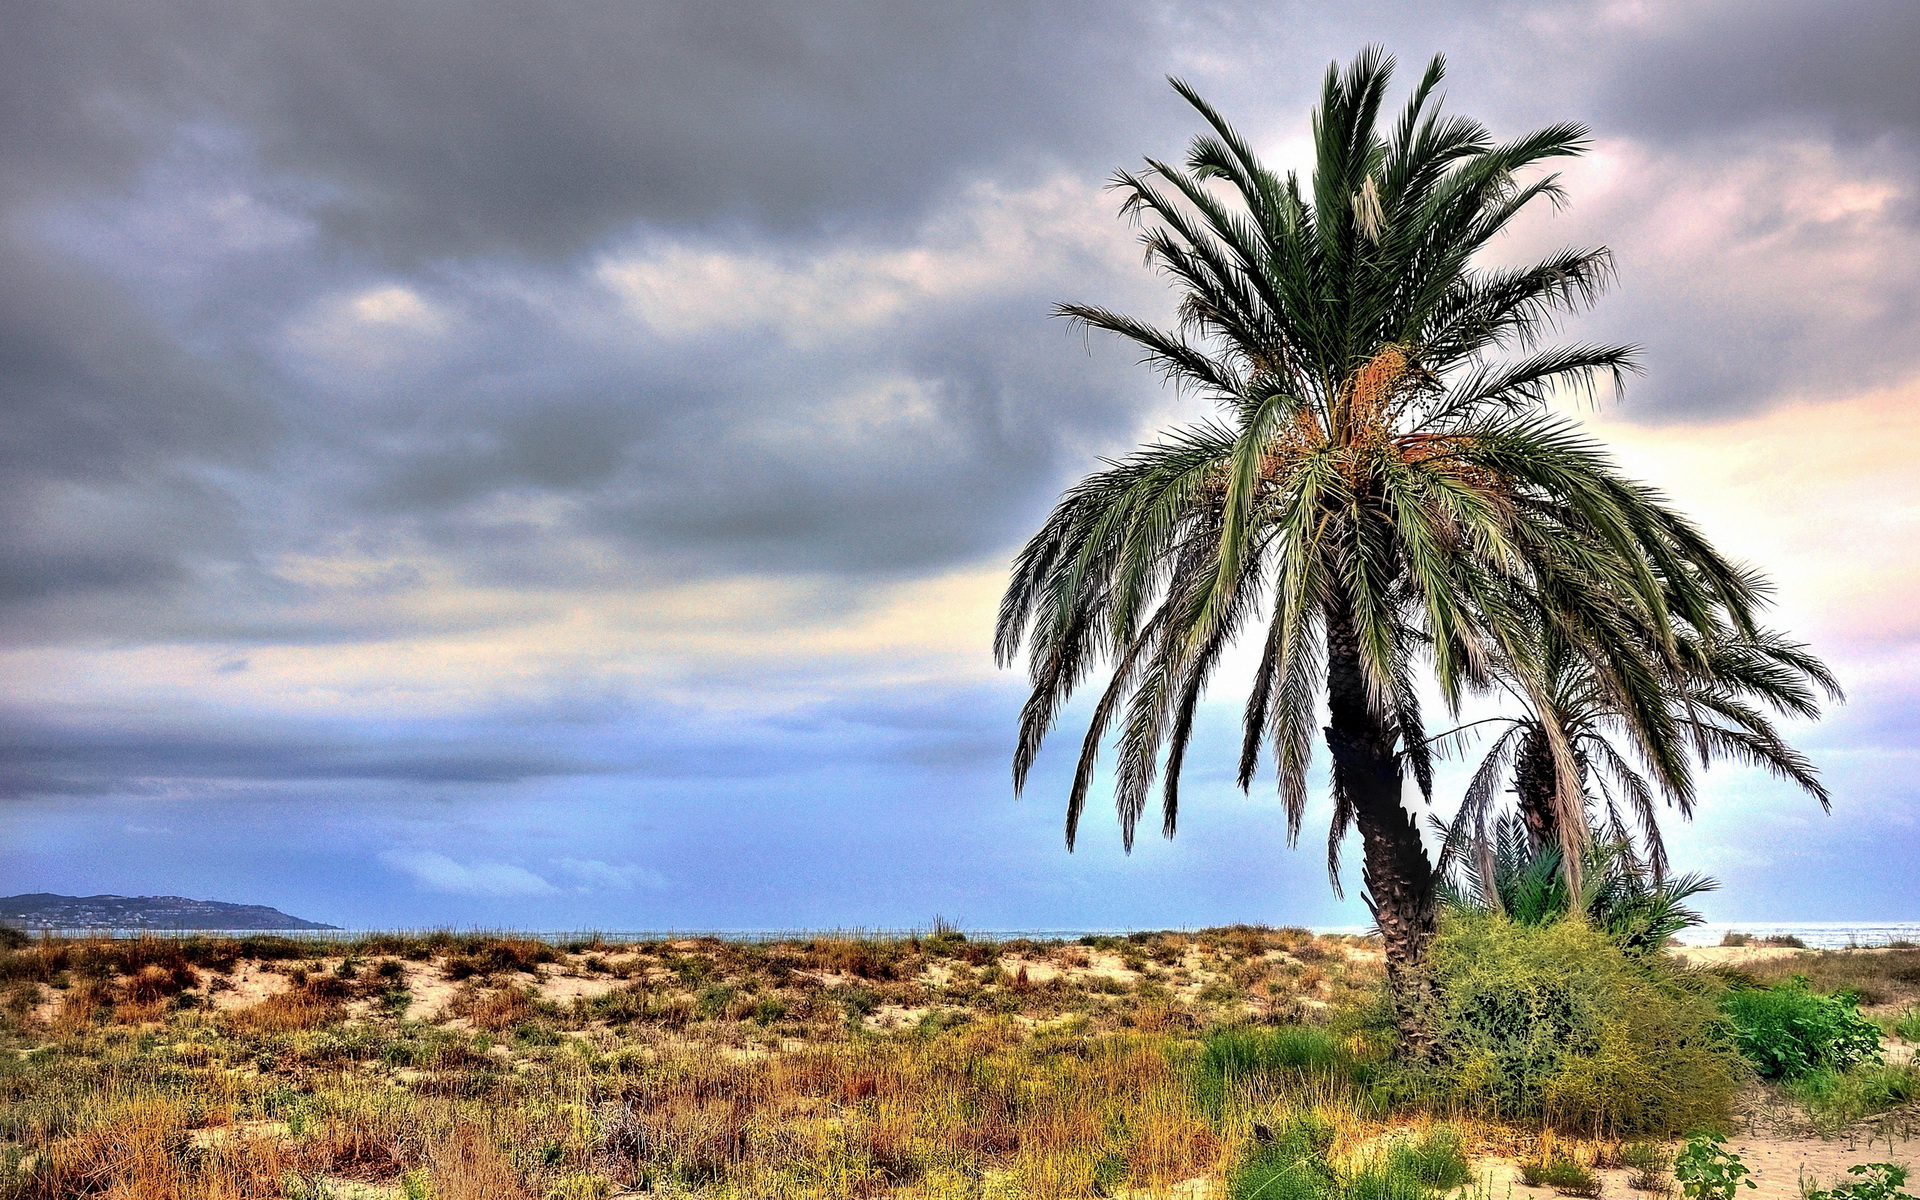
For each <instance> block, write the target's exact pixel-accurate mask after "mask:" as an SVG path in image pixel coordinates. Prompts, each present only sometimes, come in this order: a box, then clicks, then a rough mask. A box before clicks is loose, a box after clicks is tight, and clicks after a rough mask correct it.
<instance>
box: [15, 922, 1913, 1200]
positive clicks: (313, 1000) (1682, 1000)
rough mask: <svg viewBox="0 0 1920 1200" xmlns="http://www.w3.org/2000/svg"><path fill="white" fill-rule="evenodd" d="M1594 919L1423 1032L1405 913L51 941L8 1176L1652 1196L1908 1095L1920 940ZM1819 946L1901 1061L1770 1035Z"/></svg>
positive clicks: (1539, 945)
mask: <svg viewBox="0 0 1920 1200" xmlns="http://www.w3.org/2000/svg"><path fill="white" fill-rule="evenodd" d="M1592 937H1593V935H1591V934H1590V933H1588V932H1584V927H1583V926H1579V925H1577V924H1576V925H1571V926H1569V927H1567V928H1566V929H1565V930H1558V931H1546V932H1540V931H1536V932H1533V933H1527V934H1525V935H1524V937H1521V938H1519V939H1518V940H1514V938H1512V937H1510V936H1509V934H1508V933H1503V932H1502V931H1501V930H1500V929H1499V928H1494V929H1492V931H1491V932H1489V930H1488V929H1486V928H1480V929H1478V931H1477V932H1476V931H1475V930H1468V931H1466V932H1464V933H1456V934H1455V935H1453V937H1452V940H1451V941H1449V940H1447V939H1443V941H1442V942H1441V943H1440V950H1441V953H1440V954H1439V955H1438V956H1437V960H1436V961H1437V962H1438V964H1439V965H1438V966H1437V968H1436V969H1437V970H1439V971H1441V972H1442V978H1441V982H1440V984H1439V985H1438V987H1437V993H1436V994H1437V995H1438V996H1439V997H1440V998H1439V1000H1437V1001H1436V1006H1435V1008H1434V1011H1433V1013H1432V1014H1431V1019H1432V1020H1433V1021H1434V1022H1435V1025H1436V1028H1438V1029H1440V1030H1441V1031H1442V1033H1443V1034H1444V1035H1445V1039H1446V1041H1445V1047H1444V1052H1443V1053H1442V1054H1441V1055H1440V1057H1439V1059H1438V1060H1437V1061H1436V1062H1434V1063H1427V1064H1418V1065H1409V1064H1408V1063H1407V1062H1406V1061H1405V1056H1404V1055H1397V1054H1396V1053H1395V1035H1394V1032H1393V1026H1392V1022H1391V1020H1390V1019H1389V1015H1388V1014H1389V1009H1388V1007H1387V1005H1386V1004H1385V1002H1384V998H1383V968H1382V961H1381V955H1380V951H1379V949H1378V946H1377V945H1376V944H1374V943H1371V942H1369V941H1367V940H1365V939H1360V938H1344V937H1325V936H1319V937H1316V936H1314V935H1312V934H1310V933H1308V932H1306V931H1304V930H1297V929H1267V928H1251V927H1234V928H1226V929H1213V930H1204V931H1200V932H1197V933H1159V934H1134V935H1130V936H1127V937H1124V938H1089V939H1083V940H1082V941H1081V942H1075V943H1062V942H1031V941H1007V942H999V943H988V942H982V941H978V940H969V939H967V938H965V937H964V936H962V935H960V934H958V933H956V932H953V931H940V932H937V933H934V934H930V935H926V936H920V937H906V938H887V939H880V938H861V937H826V936H823V937H815V938H796V939H792V940H787V941H779V942H767V943H742V942H724V941H719V940H715V939H706V938H690V939H680V940H673V941H661V942H649V943H635V944H612V943H607V942H601V941H598V940H582V941H578V942H574V943H569V944H566V945H549V944H547V943H544V942H540V941H534V940H528V939H518V938H513V937H499V936H454V935H447V934H439V935H432V936H421V937H413V936H407V937H402V936H393V937H374V938H363V939H359V940H356V941H340V942H327V941H307V940H290V939H282V938H274V937H252V938H244V939H224V938H188V939H177V940H176V939H166V938H146V939H136V940H119V941H114V940H97V941H92V940H62V939H46V940H34V941H27V942H24V943H23V944H17V945H14V946H13V947H11V948H9V949H7V950H5V951H4V952H0V1001H3V1003H0V1048H3V1049H4V1054H3V1056H0V1200H53V1198H56V1197H78V1196H95V1195H97V1196H103V1197H113V1198H115V1200H121V1198H125V1200H133V1198H136V1197H138V1198H146V1197H168V1198H174V1197H178V1198H181V1200H186V1198H195V1200H198V1198H201V1197H204V1198H207V1200H216V1198H228V1197H232V1198H242V1197H246V1198H251V1197H287V1198H288V1200H328V1198H331V1200H373V1198H374V1197H376V1196H379V1197H391V1198H393V1200H426V1198H427V1197H435V1198H438V1200H495V1198H500V1200H506V1198H513V1197H533V1198H535V1200H600V1198H601V1197H608V1196H614V1195H620V1194H626V1193H638V1194H642V1195H684V1196H738V1197H785V1196H795V1197H837V1196H899V1197H947V1196H954V1197H983V1198H984V1197H1024V1196H1033V1197H1055V1196H1059V1197H1067V1196H1075V1197H1078V1196H1170V1195H1183V1196H1227V1195H1232V1196H1252V1195H1259V1196H1262V1197H1264V1198H1265V1200H1341V1198H1345V1197H1352V1198H1353V1200H1375V1198H1377V1200H1419V1198H1420V1197H1423V1196H1432V1195H1438V1194H1440V1193H1443V1192H1447V1191H1452V1190H1459V1189H1463V1188H1464V1189H1466V1190H1468V1191H1478V1192H1481V1193H1487V1194H1489V1195H1491V1193H1492V1192H1493V1191H1495V1190H1503V1189H1506V1188H1507V1184H1506V1182H1505V1181H1506V1180H1507V1179H1509V1178H1511V1179H1513V1180H1515V1187H1516V1189H1517V1190H1519V1191H1521V1192H1525V1191H1526V1190H1528V1183H1529V1180H1531V1181H1532V1182H1533V1183H1536V1184H1537V1185H1538V1186H1539V1188H1540V1189H1542V1191H1541V1194H1543V1195H1544V1194H1547V1192H1549V1191H1552V1190H1556V1189H1557V1190H1560V1191H1562V1192H1568V1194H1580V1193H1581V1192H1582V1191H1583V1189H1588V1188H1589V1187H1590V1186H1602V1187H1604V1186H1614V1187H1616V1188H1621V1187H1628V1186H1630V1185H1632V1184H1635V1183H1638V1184H1640V1185H1644V1187H1643V1190H1646V1191H1649V1192H1652V1193H1656V1194H1658V1193H1664V1192H1667V1191H1671V1190H1672V1188H1673V1184H1672V1180H1671V1176H1670V1173H1669V1172H1667V1170H1666V1168H1665V1167H1664V1166H1663V1165H1662V1163H1663V1162H1664V1161H1665V1159H1663V1158H1662V1156H1663V1155H1670V1150H1671V1144H1670V1141H1671V1139H1672V1138H1673V1137H1674V1136H1675V1135H1678V1134H1682V1133H1685V1132H1688V1131H1689V1130H1691V1129H1694V1128H1712V1127H1718V1128H1722V1129H1727V1130H1732V1131H1742V1130H1744V1131H1745V1132H1746V1133H1747V1134H1750V1135H1753V1134H1759V1133H1763V1132H1764V1133H1768V1134H1769V1135H1773V1136H1786V1137H1790V1138H1791V1137H1800V1138H1806V1137H1811V1136H1814V1135H1818V1134H1827V1135H1840V1136H1841V1137H1842V1138H1843V1139H1844V1137H1846V1136H1848V1135H1849V1134H1851V1136H1854V1137H1856V1138H1858V1137H1860V1136H1863V1135H1861V1134H1860V1133H1859V1130H1861V1129H1863V1128H1867V1126H1862V1125H1860V1124H1859V1123H1860V1122H1861V1121H1863V1120H1864V1121H1867V1122H1869V1123H1870V1124H1871V1128H1872V1129H1873V1130H1877V1131H1878V1132H1877V1133H1875V1134H1874V1136H1886V1137H1891V1138H1894V1139H1896V1141H1897V1140H1898V1139H1899V1138H1901V1137H1902V1136H1903V1135H1904V1132H1905V1130H1906V1125H1905V1124H1902V1122H1906V1123H1907V1124H1911V1121H1910V1120H1909V1118H1908V1117H1907V1116H1906V1115H1905V1111H1906V1110H1905V1106H1907V1105H1910V1104H1911V1103H1912V1102H1913V1101H1914V1100H1915V1099H1916V1098H1920V1085H1916V1082H1915V1075H1914V1071H1913V1069H1912V1068H1911V1066H1907V1065H1903V1061H1902V1060H1903V1059H1905V1058H1907V1057H1909V1056H1910V1047H1909V1046H1908V1045H1907V1042H1908V1041H1909V1040H1911V1038H1912V1037H1913V1036H1914V1035H1915V1034H1916V1033H1920V1029H1915V1028H1911V1027H1909V1026H1910V1024H1911V1023H1912V1022H1914V1021H1915V1020H1916V1018H1915V1017H1914V1015H1913V1014H1914V1012H1915V1011H1920V952H1914V951H1888V952H1875V953H1850V954H1845V955H1835V954H1815V953H1807V954H1796V955H1793V956H1791V957H1786V956H1781V957H1772V958H1766V959H1762V960H1755V961H1748V962H1743V963H1740V964H1718V965H1716V966H1714V967H1713V969H1712V971H1711V972H1709V971H1702V970H1695V969H1690V968H1688V967H1687V966H1686V965H1685V964H1684V963H1682V962H1680V961H1678V960H1663V961H1662V962H1661V963H1659V964H1651V965H1648V964H1641V965H1638V966H1633V965H1631V964H1630V965H1629V966H1630V969H1629V968H1623V967H1622V966H1621V965H1620V962H1621V961H1624V960H1616V958H1615V957H1609V956H1608V954H1607V953H1603V952H1596V951H1595V949H1594V947H1593V945H1591V944H1590V943H1591V941H1592ZM1476 939H1477V940H1476ZM1448 947H1451V948H1452V949H1451V950H1449V949H1448ZM1448 953H1452V954H1453V955H1454V958H1453V959H1452V960H1449V959H1448V958H1447V957H1446V956H1447V954H1448ZM1449 962H1452V963H1453V964H1454V965H1453V966H1451V967H1450V966H1448V965H1447V964H1448V963H1449ZM1462 964H1466V965H1462ZM1596 964H1597V965H1596ZM1449 971H1452V972H1454V974H1447V972H1449ZM1569 972H1571V975H1569V974H1568V973H1569ZM1716 972H1717V973H1716ZM1795 976H1800V977H1802V978H1804V979H1805V980H1806V981H1807V983H1806V984H1805V987H1806V988H1807V989H1812V991H1813V992H1815V993H1824V992H1831V991H1836V990H1842V989H1846V988H1851V989H1853V992H1854V994H1855V995H1857V997H1858V1000H1859V1002H1860V1005H1861V1007H1860V1009H1859V1012H1860V1013H1861V1014H1863V1015H1862V1017H1861V1019H1863V1020H1866V1019H1871V1020H1873V1021H1877V1022H1878V1025H1877V1026H1876V1028H1877V1029H1878V1030H1879V1031H1880V1037H1881V1039H1882V1040H1883V1041H1884V1045H1885V1052H1884V1054H1881V1055H1879V1056H1878V1057H1879V1059H1881V1060H1882V1061H1872V1060H1871V1059H1870V1058H1863V1059H1858V1060H1856V1059H1850V1058H1845V1055H1844V1054H1841V1053H1840V1052H1839V1051H1836V1052H1835V1054H1836V1055H1837V1057H1833V1058H1831V1059H1830V1060H1829V1059H1819V1057H1818V1053H1815V1054H1814V1056H1813V1057H1811V1058H1808V1059H1807V1062H1808V1063H1810V1064H1813V1065H1811V1066H1809V1067H1808V1069H1807V1070H1805V1071H1801V1072H1800V1073H1799V1074H1798V1075H1796V1076H1795V1077H1794V1078H1791V1079H1786V1078H1781V1079H1768V1078H1766V1077H1765V1076H1764V1075H1763V1074H1762V1073H1761V1072H1760V1071H1759V1070H1757V1069H1755V1068H1753V1067H1752V1066H1751V1064H1750V1063H1749V1062H1748V1060H1747V1059H1743V1058H1742V1057H1741V1055H1740V1054H1739V1053H1737V1052H1736V1039H1735V1037H1734V1036H1733V1034H1732V1033H1729V1032H1728V1026H1727V1023H1726V1021H1727V1019H1726V1018H1725V1017H1723V1016H1721V1015H1720V1014H1721V1013H1722V1011H1723V1009H1724V1008H1725V1006H1726V1005H1727V1004H1728V1003H1729V1002H1728V1001H1727V1000H1726V996H1727V995H1728V994H1730V993H1732V992H1740V993H1741V994H1749V993H1757V994H1760V995H1762V996H1772V995H1773V994H1774V993H1775V992H1776V991H1780V990H1781V989H1775V988H1771V987H1769V986H1767V985H1769V984H1771V983H1773V982H1776V981H1778V982H1786V983H1787V984H1788V988H1787V990H1788V991H1790V990H1791V989H1792V988H1793V987H1794V986H1798V985H1795V984H1793V983H1792V980H1793V979H1794V977H1795ZM1782 994H1783V995H1784V994H1785V993H1784V992H1782ZM1592 996H1602V997H1611V999H1603V1000H1601V1001H1591V1000H1590V999H1589V998H1590V997H1592ZM1569 997H1572V998H1573V1002H1571V1003H1570V1002H1569ZM1783 1004H1784V1007H1782V1006H1781V1005H1775V1006H1774V1007H1775V1008H1780V1009H1781V1011H1782V1012H1786V1013H1787V1017H1786V1018H1783V1019H1785V1020H1788V1022H1789V1024H1791V1021H1792V1020H1795V1019H1798V1018H1796V1017H1794V1016H1793V1014H1794V1013H1797V1012H1799V1011H1800V1010H1799V1009H1797V1008H1793V1006H1792V1005H1793V1001H1792V997H1791V996H1788V997H1787V998H1786V1001H1783ZM1502 1005H1509V1006H1510V1011H1505V1012H1503V1011H1502ZM1515 1005H1517V1007H1512V1006H1515ZM1609 1005H1611V1006H1612V1007H1611V1008H1609V1007H1608V1006H1609ZM1750 1006H1751V1005H1750ZM1758 1006H1759V1007H1764V1006H1765V1003H1764V1002H1760V1003H1759V1004H1758ZM1802 1007H1804V1006H1802ZM1816 1007H1817V1006H1816ZM1843 1007H1845V1006H1844V1005H1843ZM1590 1009H1591V1010H1596V1011H1598V1010H1605V1011H1604V1012H1600V1015H1599V1016H1598V1017H1595V1016H1594V1015H1593V1013H1591V1012H1589V1011H1588V1010H1590ZM1769 1011H1770V1012H1771V1011H1772V1009H1769ZM1820 1011H1821V1012H1824V1011H1825V1010H1820ZM1847 1011H1849V1012H1851V1011H1853V1009H1852V1008H1851V1007H1848V1008H1847ZM1626 1013H1633V1014H1638V1015H1637V1016H1635V1017H1634V1018H1633V1019H1631V1020H1629V1019H1626V1018H1625V1017H1623V1016H1622V1015H1620V1014H1626ZM1529 1014H1531V1015H1529ZM1542 1014H1545V1015H1544V1016H1543V1015H1542ZM1529 1021H1531V1022H1533V1024H1532V1025H1528V1022H1529ZM1542 1022H1545V1023H1544V1024H1542ZM1555 1022H1559V1024H1555ZM1568 1022H1572V1024H1568ZM1903 1022H1906V1023H1908V1024H1903ZM1522 1026H1524V1027H1525V1028H1524V1029H1521V1027H1522ZM1783 1027H1784V1026H1783ZM1794 1028H1796V1029H1797V1028H1798V1026H1794ZM1849 1028H1851V1027H1849ZM1516 1029H1521V1032H1522V1033H1524V1034H1525V1038H1522V1039H1521V1040H1515V1038H1514V1037H1513V1036H1512V1035H1513V1034H1514V1032H1515V1030H1516ZM1755 1036H1772V1035H1755ZM1791 1036H1793V1037H1800V1036H1802V1035H1801V1034H1798V1033H1794V1034H1791ZM1851 1036H1853V1037H1854V1039H1855V1040H1856V1041H1858V1040H1859V1038H1860V1034H1859V1032H1858V1030H1857V1029H1852V1034H1851ZM1526 1039H1532V1040H1531V1041H1528V1040H1526ZM1576 1044H1577V1045H1576ZM1849 1044H1850V1043H1849ZM1836 1045H1842V1043H1836ZM1570 1047H1572V1048H1573V1049H1570ZM1580 1047H1584V1048H1580ZM1576 1050H1577V1052H1576ZM1816 1060H1818V1061H1816ZM1783 1061H1784V1060H1783ZM1798 1061H1799V1060H1795V1062H1798ZM1794 1069H1795V1070H1799V1068H1798V1067H1795V1068H1794ZM1809 1081H1811V1082H1809ZM1763 1120H1764V1121H1765V1122H1767V1123H1768V1125H1767V1128H1766V1129H1765V1130H1762V1129H1761V1128H1760V1124H1759V1123H1760V1122H1762V1121H1763ZM1901 1144H1902V1145H1904V1144H1905V1143H1901ZM1636 1147H1637V1149H1636ZM1629 1160H1633V1161H1629ZM1642 1160H1644V1161H1642ZM1635 1163H1639V1165H1638V1166H1636V1165H1635ZM1556 1172H1558V1174H1557V1175H1556ZM1556 1180H1558V1182H1555V1181H1556ZM1609 1181H1612V1182H1611V1183H1609ZM1568 1189H1571V1191H1570V1192H1569V1191H1568Z"/></svg>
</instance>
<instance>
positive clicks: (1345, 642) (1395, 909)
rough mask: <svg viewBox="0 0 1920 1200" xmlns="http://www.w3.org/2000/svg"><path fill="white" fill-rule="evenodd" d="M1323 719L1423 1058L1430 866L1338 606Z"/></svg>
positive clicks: (1407, 1031)
mask: <svg viewBox="0 0 1920 1200" xmlns="http://www.w3.org/2000/svg"><path fill="white" fill-rule="evenodd" d="M1327 713H1328V723H1327V728H1326V737H1327V749H1328V750H1329V751H1331V752H1332V755H1333V778H1334V787H1335V789H1336V792H1337V793H1338V794H1339V795H1343V796H1345V797H1346V798H1347V800H1348V802H1349V803H1350V804H1351V805H1352V809H1353V822H1354V825H1355V826H1356V827H1357V828H1358V829H1359V832H1360V842H1361V848H1362V851H1363V855H1364V859H1363V865H1362V867H1361V872H1360V878H1361V882H1362V884H1363V885H1364V887H1365V889H1366V901H1367V906H1368V907H1369V908H1370V909H1372V911H1373V918H1374V922H1375V924H1377V925H1378V926H1379V928H1380V937H1381V940H1382V941H1383V942H1384V943H1385V948H1386V956H1387V979H1388V982H1389V984H1390V985H1391V987H1392V988H1393V993H1394V997H1395V1004H1396V1007H1397V1009H1398V1015H1399V1018H1400V1027H1401V1035H1402V1037H1403V1038H1404V1039H1405V1040H1406V1042H1407V1048H1408V1049H1409V1050H1410V1051H1412V1052H1413V1053H1415V1054H1416V1055H1424V1053H1425V1051H1426V1049H1427V1047H1426V1045H1425V1040H1424V1038H1423V1036H1422V1034H1421V1029H1420V1027H1421V1024H1422V1022H1421V1021H1420V1020H1419V1016H1418V1012H1417V1009H1418V995H1417V994H1418V993H1419V991H1420V988H1421V985H1420V971H1419V968H1420V966H1421V963H1422V960H1423V959H1424V958H1425V956H1426V950H1427V943H1428V942H1429V941H1430V940H1431V939H1432V937H1433V929H1434V875H1433V864H1432V863H1431V862H1430V861H1429V860H1428V858H1427V851H1426V846H1425V844H1424V843H1423V842H1422V841H1421V838H1420V827H1419V825H1418V823H1417V820H1416V818H1415V816H1414V814H1413V813H1412V812H1411V811H1409V810H1408V809H1407V808H1406V807H1405V806H1404V805H1403V804H1402V803H1401V791H1402V786H1403V783H1404V771H1403V769H1402V764H1401V761H1400V756H1399V753H1398V746H1397V743H1398V740H1399V734H1400V731H1399V730H1398V729H1397V728H1396V727H1395V726H1394V724H1393V723H1392V722H1391V721H1390V720H1389V719H1387V718H1385V717H1383V716H1382V715H1381V714H1379V713H1378V712H1376V711H1375V710H1374V707H1373V705H1372V704H1370V703H1368V699H1367V684H1366V676H1365V675H1364V674H1363V672H1362V669H1361V666H1360V648H1359V641H1358V639H1357V637H1356V636H1355V633H1354V628H1353V620H1352V617H1351V614H1350V613H1349V612H1348V611H1347V610H1346V609H1345V607H1344V606H1341V605H1339V604H1335V605H1334V606H1332V607H1331V610H1330V611H1329V613H1328V616H1327ZM1416 736H1417V734H1416Z"/></svg>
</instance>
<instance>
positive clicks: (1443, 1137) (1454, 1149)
mask: <svg viewBox="0 0 1920 1200" xmlns="http://www.w3.org/2000/svg"><path fill="white" fill-rule="evenodd" d="M1387 1163H1388V1165H1389V1166H1390V1167H1392V1168H1393V1169H1394V1170H1395V1171H1398V1172H1399V1173H1401V1174H1402V1175H1408V1176H1411V1177H1413V1178H1415V1179H1418V1180H1419V1181H1420V1182H1421V1183H1423V1184H1425V1185H1427V1186H1428V1187H1431V1188H1439V1189H1440V1190H1442V1191H1450V1190H1452V1189H1453V1188H1457V1187H1460V1186H1462V1185H1463V1184H1466V1183H1468V1182H1471V1181H1472V1179H1473V1172H1471V1171H1469V1170H1468V1169H1467V1151H1466V1147H1465V1146H1464V1145H1463V1144H1462V1143H1461V1141H1460V1135H1459V1134H1458V1133H1456V1132H1454V1131H1453V1130H1451V1129H1445V1128H1442V1129H1435V1130H1433V1131H1431V1132H1430V1133H1428V1134H1427V1135H1426V1136H1425V1137H1422V1138H1411V1139H1404V1140H1401V1141H1398V1142H1395V1143H1394V1144H1393V1145H1392V1146H1391V1147H1389V1148H1388V1150H1387Z"/></svg>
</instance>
